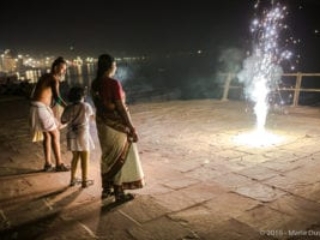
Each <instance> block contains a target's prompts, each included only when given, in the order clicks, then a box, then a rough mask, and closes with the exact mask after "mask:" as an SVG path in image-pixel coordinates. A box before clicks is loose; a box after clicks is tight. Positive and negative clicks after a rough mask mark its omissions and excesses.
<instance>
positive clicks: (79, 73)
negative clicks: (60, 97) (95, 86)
mask: <svg viewBox="0 0 320 240" xmlns="http://www.w3.org/2000/svg"><path fill="white" fill-rule="evenodd" d="M49 71H50V69H48V70H47V69H46V70H40V69H38V70H27V71H25V72H24V74H23V73H22V76H25V79H28V80H30V83H36V82H37V81H38V79H39V78H40V77H41V75H42V74H43V73H45V72H49ZM94 76H95V65H94V64H85V65H82V66H79V65H77V66H70V67H68V69H67V74H66V79H65V81H66V82H67V83H68V85H69V86H73V85H81V86H90V83H91V81H92V79H93V78H94Z"/></svg>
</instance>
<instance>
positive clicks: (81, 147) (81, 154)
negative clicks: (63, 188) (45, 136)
mask: <svg viewBox="0 0 320 240" xmlns="http://www.w3.org/2000/svg"><path fill="white" fill-rule="evenodd" d="M84 97H85V90H84V89H83V88H82V87H73V88H71V89H70V91H69V94H68V100H69V102H71V103H70V104H69V105H68V106H67V107H66V108H65V109H64V111H63V113H62V115H61V123H63V124H65V123H67V124H68V127H67V148H68V150H69V151H72V161H71V180H70V186H74V185H75V184H77V183H80V182H81V183H82V187H84V188H85V187H88V186H90V185H92V184H93V180H88V165H89V159H90V150H92V149H94V143H93V140H92V138H91V135H90V119H92V118H94V113H93V110H92V107H91V106H90V104H88V103H86V102H84ZM79 159H81V169H82V181H81V180H80V179H77V178H76V171H77V165H78V162H79Z"/></svg>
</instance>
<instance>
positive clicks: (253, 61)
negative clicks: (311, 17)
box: [237, 1, 292, 145]
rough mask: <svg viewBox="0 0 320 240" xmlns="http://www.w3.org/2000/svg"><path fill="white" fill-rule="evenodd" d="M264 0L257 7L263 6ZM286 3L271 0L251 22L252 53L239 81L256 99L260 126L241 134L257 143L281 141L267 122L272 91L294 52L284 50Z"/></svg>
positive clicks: (246, 139) (251, 98) (248, 94)
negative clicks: (261, 4)
mask: <svg viewBox="0 0 320 240" xmlns="http://www.w3.org/2000/svg"><path fill="white" fill-rule="evenodd" d="M259 4H260V1H258V2H257V4H256V5H255V8H257V9H258V8H259ZM285 14H287V13H286V7H285V6H281V4H279V3H277V4H275V3H274V2H273V1H272V2H271V9H270V10H264V11H263V12H262V17H261V18H256V19H254V20H253V22H252V24H251V32H252V34H253V36H254V44H253V45H254V47H253V50H252V55H251V56H249V57H248V58H247V59H246V60H245V61H244V64H243V70H242V71H240V72H239V74H238V75H237V77H238V79H239V81H241V82H243V83H244V85H245V87H246V95H247V96H248V97H249V98H250V100H251V101H253V102H254V104H255V105H254V113H255V115H256V129H255V131H254V132H253V133H250V134H246V136H241V141H243V140H244V141H245V142H255V143H256V144H260V145H266V144H270V143H271V144H274V143H275V142H277V141H279V138H278V137H276V136H275V135H273V134H271V133H268V132H266V130H265V124H266V119H267V115H268V110H269V104H268V95H269V93H270V91H271V89H273V88H274V87H275V86H276V85H277V83H278V82H279V81H280V78H281V75H282V73H283V71H282V68H281V66H280V63H281V62H282V61H283V60H288V59H289V58H290V57H291V55H292V54H291V52H289V51H288V50H281V49H282V48H283V47H282V46H279V45H280V33H281V31H282V30H285V29H287V25H285V24H283V23H282V21H283V19H284V16H285Z"/></svg>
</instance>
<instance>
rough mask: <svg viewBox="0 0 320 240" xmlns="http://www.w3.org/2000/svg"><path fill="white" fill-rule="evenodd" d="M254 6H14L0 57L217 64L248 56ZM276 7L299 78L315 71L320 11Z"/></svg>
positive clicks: (298, 4) (5, 20) (306, 2)
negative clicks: (190, 58) (209, 59)
mask: <svg viewBox="0 0 320 240" xmlns="http://www.w3.org/2000/svg"><path fill="white" fill-rule="evenodd" d="M256 2H257V1H252V2H248V1H246V0H238V1H235V0H224V1H221V2H214V3H210V4H209V3H200V2H199V3H197V4H195V3H183V4H182V3H181V4H178V3H174V4H173V3H164V2H161V3H160V2H150V3H144V2H142V1H141V2H139V1H135V2H128V3H123V2H110V3H108V4H106V3H104V2H100V1H95V0H93V1H90V4H81V3H80V4H75V3H72V2H65V1H56V2H55V3H54V5H47V6H43V2H41V3H40V2H38V1H29V2H23V3H16V4H15V2H14V1H11V2H8V3H6V5H5V6H1V9H3V12H2V14H1V15H0V29H1V31H2V32H3V34H1V35H2V36H1V39H0V50H4V49H12V50H13V51H16V52H19V53H23V54H26V53H28V54H32V55H42V56H45V55H55V56H58V55H62V56H66V57H75V56H82V57H86V56H93V57H97V56H98V55H100V54H101V53H103V52H109V53H111V54H113V55H116V56H119V57H121V56H126V55H129V56H130V55H131V56H135V55H159V54H160V55H165V54H170V53H173V54H177V53H181V52H184V53H185V52H197V51H198V50H200V51H203V52H207V53H210V54H211V53H213V54H216V56H218V55H217V54H218V53H219V52H221V51H223V50H224V49H230V48H238V49H241V50H242V51H244V52H246V51H248V50H250V47H251V44H252V39H251V36H250V32H249V25H250V23H251V21H252V20H253V18H254V14H255V10H254V4H255V3H256ZM270 2H271V0H270ZM275 2H280V3H282V4H283V5H286V6H287V7H288V12H289V15H288V16H287V17H286V19H285V22H287V23H288V26H289V28H290V34H292V36H293V37H294V38H297V39H301V44H299V45H297V46H293V48H294V49H291V50H292V51H293V53H294V54H295V55H298V54H299V55H301V61H303V62H306V63H305V64H304V65H305V66H301V70H303V69H310V70H314V69H317V61H316V59H318V56H320V52H319V51H320V50H319V49H320V46H319V45H320V43H319V42H320V41H319V36H320V35H319V33H318V32H316V31H319V29H320V24H319V20H318V17H317V15H318V10H320V4H319V3H318V2H317V1H316V0H295V1H292V0H291V1H289V0H286V1H275ZM264 3H265V2H264ZM2 4H4V3H1V4H0V5H2ZM11 4H12V5H13V4H15V5H14V6H11V7H10V5H11ZM22 4H23V5H22Z"/></svg>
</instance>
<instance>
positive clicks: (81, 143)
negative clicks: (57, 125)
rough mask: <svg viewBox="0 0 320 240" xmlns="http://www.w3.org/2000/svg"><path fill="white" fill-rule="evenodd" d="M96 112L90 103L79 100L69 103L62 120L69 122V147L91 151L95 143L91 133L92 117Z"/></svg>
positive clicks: (72, 149) (74, 149)
mask: <svg viewBox="0 0 320 240" xmlns="http://www.w3.org/2000/svg"><path fill="white" fill-rule="evenodd" d="M93 114H94V112H93V110H92V107H91V106H90V104H89V103H86V102H79V103H73V104H70V105H68V106H67V107H66V108H65V109H64V111H63V113H62V115H61V122H62V123H68V127H67V148H68V150H70V151H90V150H91V149H94V147H95V146H94V143H93V140H92V137H91V134H90V117H91V116H92V115H93Z"/></svg>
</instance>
